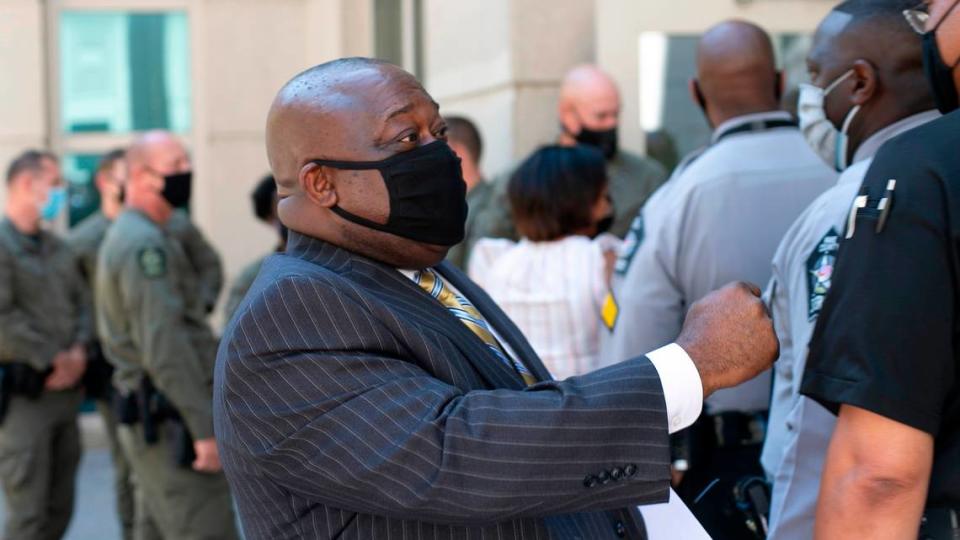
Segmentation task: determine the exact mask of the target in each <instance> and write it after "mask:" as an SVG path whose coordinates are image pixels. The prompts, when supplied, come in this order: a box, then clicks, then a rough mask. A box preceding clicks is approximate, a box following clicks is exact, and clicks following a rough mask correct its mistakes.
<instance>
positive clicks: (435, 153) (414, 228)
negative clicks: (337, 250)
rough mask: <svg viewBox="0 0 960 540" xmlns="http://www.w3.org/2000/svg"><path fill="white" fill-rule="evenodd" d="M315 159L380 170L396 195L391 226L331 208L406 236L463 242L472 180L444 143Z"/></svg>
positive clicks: (335, 165)
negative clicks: (377, 155)
mask: <svg viewBox="0 0 960 540" xmlns="http://www.w3.org/2000/svg"><path fill="white" fill-rule="evenodd" d="M313 163H316V164H317V165H326V166H328V167H333V168H335V169H345V170H372V169H376V170H378V171H380V175H381V176H383V182H384V183H385V184H386V186H387V193H388V194H389V196H390V217H389V218H387V223H386V225H383V224H380V223H376V222H373V221H370V220H369V219H366V218H363V217H360V216H358V215H356V214H352V213H350V212H347V211H346V210H344V209H343V208H340V207H339V206H334V207H333V208H331V210H333V212H334V213H336V214H337V215H338V216H340V217H342V218H343V219H346V220H348V221H352V222H353V223H356V224H358V225H362V226H364V227H368V228H371V229H375V230H378V231H383V232H386V233H390V234H395V235H397V236H401V237H403V238H407V239H410V240H414V241H416V242H424V243H427V244H434V245H438V246H453V245H456V244H459V243H460V242H461V241H463V236H464V223H465V222H466V220H467V199H466V195H467V184H466V182H464V181H463V173H462V172H461V170H460V158H458V157H457V155H456V154H455V153H454V152H453V150H451V149H450V147H449V146H447V143H446V142H444V141H435V142H432V143H430V144H425V145H423V146H421V147H419V148H416V149H414V150H410V151H409V152H401V153H399V154H397V155H395V156H391V157H389V158H387V159H384V160H383V161H337V160H329V159H315V160H313Z"/></svg>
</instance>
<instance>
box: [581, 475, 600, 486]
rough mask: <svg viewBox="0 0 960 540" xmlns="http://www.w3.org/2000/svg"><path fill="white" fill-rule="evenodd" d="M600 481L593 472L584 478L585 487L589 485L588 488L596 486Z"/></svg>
mask: <svg viewBox="0 0 960 540" xmlns="http://www.w3.org/2000/svg"><path fill="white" fill-rule="evenodd" d="M599 482H600V481H599V480H597V477H596V476H594V475H592V474H588V475H587V477H586V478H584V479H583V487H587V488H592V487H596V486H597V484H598V483H599Z"/></svg>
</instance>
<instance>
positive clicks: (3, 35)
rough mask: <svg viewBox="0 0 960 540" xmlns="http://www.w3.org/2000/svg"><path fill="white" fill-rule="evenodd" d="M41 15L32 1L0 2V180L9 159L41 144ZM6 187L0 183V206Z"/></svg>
mask: <svg viewBox="0 0 960 540" xmlns="http://www.w3.org/2000/svg"><path fill="white" fill-rule="evenodd" d="M43 44H44V37H43V13H42V12H41V10H40V4H39V2H37V1H36V0H3V1H2V2H0V169H2V173H0V176H3V178H4V179H5V178H6V172H7V171H6V168H7V164H8V163H10V160H11V159H12V158H13V157H14V156H15V155H16V154H19V153H20V152H21V151H22V150H24V149H25V148H29V147H43V146H45V145H46V143H47V140H46V139H47V115H46V103H45V101H46V73H45V68H44V66H45V62H44V49H43ZM5 188H6V183H5V182H3V181H0V202H2V199H3V194H4V193H5Z"/></svg>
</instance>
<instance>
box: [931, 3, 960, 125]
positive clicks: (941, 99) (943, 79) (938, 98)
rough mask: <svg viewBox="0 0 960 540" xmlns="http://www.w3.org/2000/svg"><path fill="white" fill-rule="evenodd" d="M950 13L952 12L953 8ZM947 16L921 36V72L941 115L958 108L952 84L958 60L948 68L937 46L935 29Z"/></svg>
mask: <svg viewBox="0 0 960 540" xmlns="http://www.w3.org/2000/svg"><path fill="white" fill-rule="evenodd" d="M954 7H956V4H954ZM950 11H953V8H951V9H950ZM947 16H949V12H948V13H947V15H944V17H943V19H941V20H940V22H939V23H937V26H936V27H935V28H934V29H933V30H931V31H929V32H927V33H925V34H923V70H924V72H925V73H926V75H927V84H929V85H930V90H931V91H932V92H933V101H934V103H936V104H937V109H939V110H940V112H942V113H943V114H948V113H951V112H953V111H955V110H957V108H960V99H958V96H957V87H956V85H955V84H954V82H953V70H954V69H956V68H957V65H958V64H960V60H958V61H957V62H955V63H954V64H953V65H952V66H948V65H947V64H946V63H945V62H944V61H943V56H942V55H941V54H940V47H939V46H938V45H937V28H940V25H941V24H943V21H944V20H946V19H947Z"/></svg>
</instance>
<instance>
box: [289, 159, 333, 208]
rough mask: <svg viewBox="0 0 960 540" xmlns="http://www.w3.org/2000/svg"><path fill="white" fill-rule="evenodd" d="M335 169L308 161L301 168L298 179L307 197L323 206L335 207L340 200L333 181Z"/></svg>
mask: <svg viewBox="0 0 960 540" xmlns="http://www.w3.org/2000/svg"><path fill="white" fill-rule="evenodd" d="M333 171H334V169H331V168H330V167H324V166H322V165H317V164H316V163H307V164H306V165H304V166H303V168H301V169H300V176H299V177H298V179H297V180H298V182H299V183H300V189H301V191H303V193H304V194H305V195H306V196H307V198H309V199H310V200H311V201H312V202H313V203H314V204H316V205H318V206H321V207H323V208H333V207H334V206H336V205H337V201H338V200H339V199H338V197H337V190H336V188H335V187H334V183H333Z"/></svg>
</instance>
